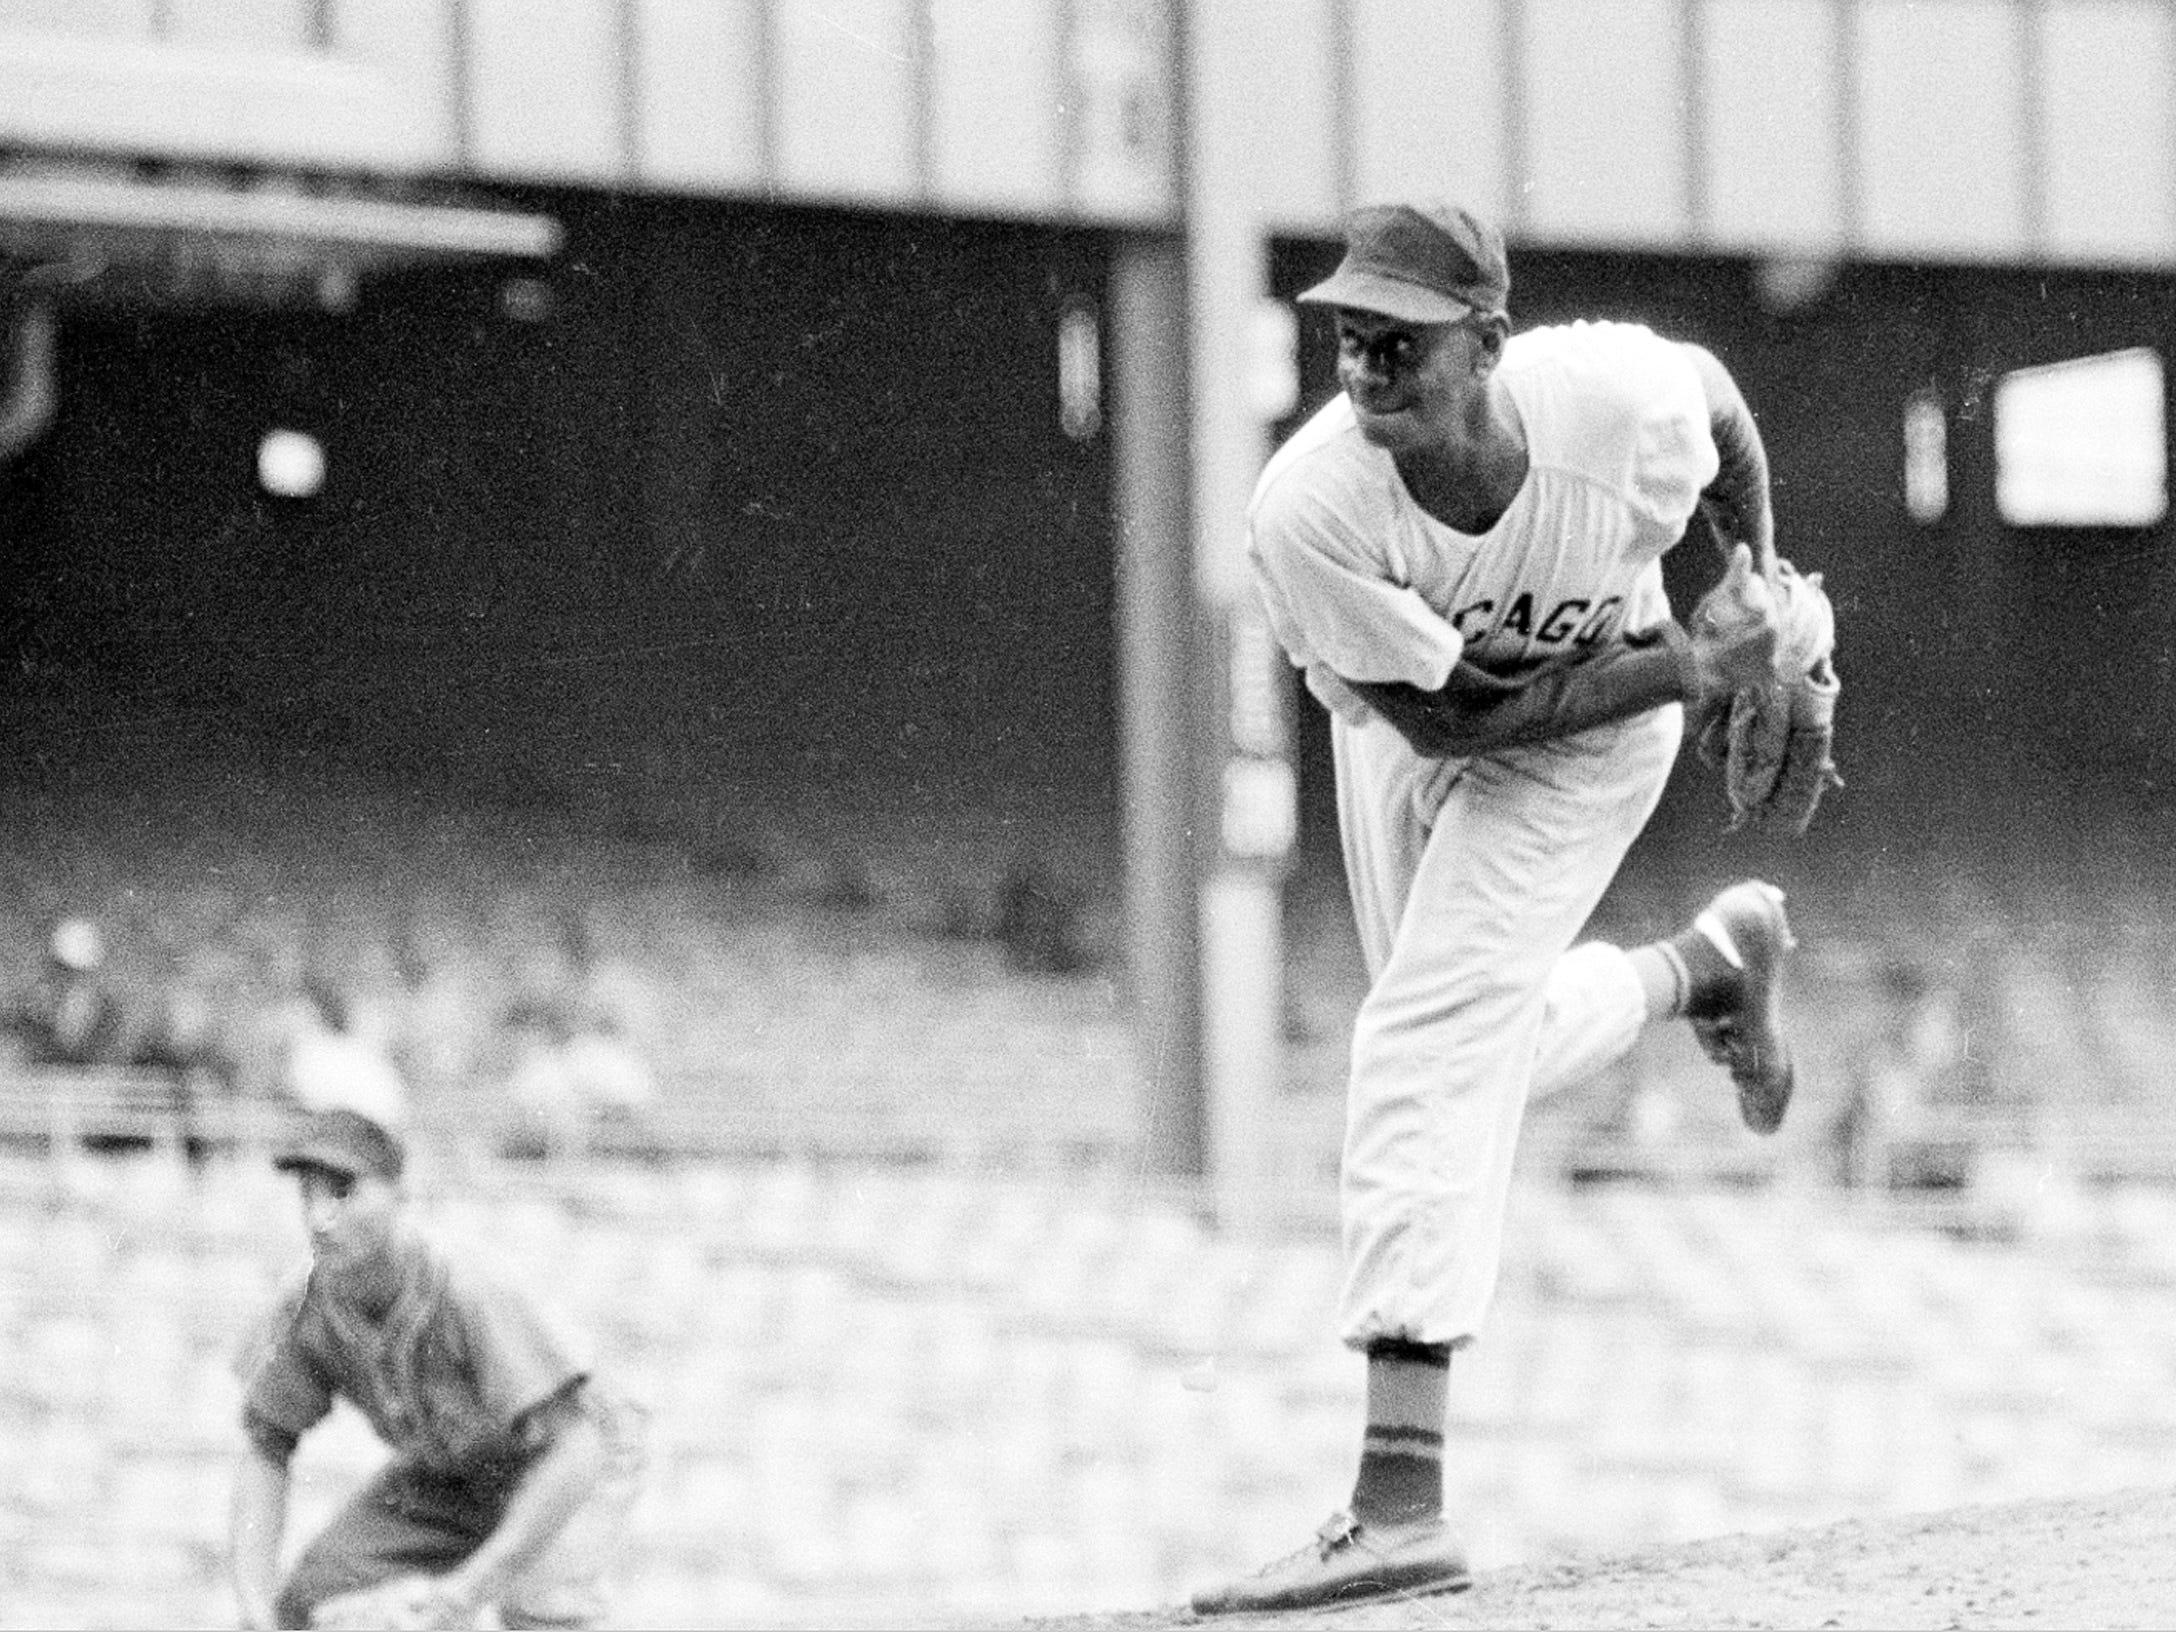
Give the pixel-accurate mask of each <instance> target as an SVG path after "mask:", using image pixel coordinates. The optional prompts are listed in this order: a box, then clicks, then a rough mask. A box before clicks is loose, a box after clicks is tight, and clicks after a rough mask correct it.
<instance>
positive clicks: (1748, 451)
mask: <svg viewBox="0 0 2176 1632" xmlns="http://www.w3.org/2000/svg"><path fill="white" fill-rule="evenodd" d="M1681 345H1682V348H1683V350H1684V352H1685V355H1686V356H1687V357H1689V358H1690V359H1691V360H1692V365H1693V369H1694V371H1695V372H1696V373H1698V374H1699V376H1700V389H1701V391H1702V393H1703V394H1705V396H1706V397H1707V401H1708V430H1709V433H1710V434H1711V435H1712V436H1713V437H1714V438H1715V452H1716V455H1717V458H1718V460H1719V461H1720V463H1719V464H1718V467H1717V469H1716V472H1715V479H1714V480H1713V481H1711V482H1709V483H1708V485H1707V487H1706V489H1705V490H1704V491H1703V492H1702V493H1701V495H1700V510H1701V514H1702V515H1704V516H1705V517H1706V518H1707V522H1708V525H1709V527H1710V528H1711V529H1713V531H1714V534H1715V540H1716V544H1717V547H1718V548H1719V549H1720V550H1721V551H1722V553H1723V554H1724V555H1725V556H1726V557H1727V556H1728V555H1729V554H1730V552H1731V550H1732V549H1733V548H1735V547H1736V546H1737V545H1739V544H1746V545H1750V546H1751V548H1752V551H1753V565H1754V566H1755V567H1757V568H1758V569H1759V570H1760V572H1761V574H1762V575H1763V576H1764V577H1773V576H1774V574H1775V565H1776V523H1775V512H1774V510H1773V509H1772V508H1771V507H1770V503H1769V494H1768V450H1767V448H1766V446H1765V445H1764V444H1763V443H1762V442H1761V437H1760V425H1759V423H1758V422H1757V421H1756V420H1755V419H1754V418H1753V410H1752V408H1751V406H1750V405H1749V404H1748V403H1747V402H1746V400H1745V393H1744V392H1742V391H1740V390H1739V389H1738V382H1737V381H1736V380H1734V379H1732V378H1731V376H1730V370H1728V369H1727V368H1725V367H1723V365H1722V363H1721V362H1720V361H1718V360H1717V358H1716V356H1715V354H1714V353H1713V352H1711V351H1709V350H1708V349H1707V348H1706V347H1705V346H1698V345H1693V344H1691V343H1690V342H1681Z"/></svg>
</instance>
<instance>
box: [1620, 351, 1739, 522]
mask: <svg viewBox="0 0 2176 1632" xmlns="http://www.w3.org/2000/svg"><path fill="white" fill-rule="evenodd" d="M1641 351H1642V353H1643V355H1642V357H1641V363H1642V365H1643V366H1642V367H1641V370H1640V386H1639V399H1638V420H1637V425H1636V428H1635V432H1634V443H1633V456H1632V484H1631V495H1630V497H1631V501H1632V504H1633V507H1634V508H1635V509H1636V510H1637V511H1639V512H1640V514H1641V515H1642V517H1643V519H1644V520H1645V521H1646V522H1647V523H1648V524H1649V525H1650V526H1652V527H1653V528H1654V529H1655V530H1656V532H1658V533H1661V534H1667V535H1668V538H1669V539H1670V540H1671V541H1674V540H1675V539H1676V538H1677V536H1678V535H1679V534H1681V533H1682V532H1683V531H1684V530H1685V524H1686V523H1687V522H1689V521H1690V520H1692V514H1693V511H1694V509H1695V508H1696V507H1697V506H1698V505H1699V503H1700V495H1701V493H1702V491H1703V490H1705V489H1706V487H1707V485H1708V483H1710V482H1712V481H1714V480H1715V473H1716V471H1717V470H1718V469H1720V468H1721V464H1722V460H1721V456H1720V455H1719V454H1718V453H1717V451H1716V447H1715V432H1714V429H1713V427H1712V425H1711V423H1710V420H1709V415H1708V400H1707V393H1706V392H1705V391H1703V390H1702V389H1701V388H1700V375H1699V373H1698V371H1697V370H1696V369H1695V368H1694V367H1693V364H1692V359H1691V358H1690V357H1688V356H1686V354H1685V352H1684V349H1683V348H1682V347H1680V346H1677V345H1675V344H1673V343H1672V342H1670V341H1667V340H1664V339H1663V338H1662V337H1661V336H1659V335H1655V334H1651V333H1646V334H1644V339H1643V343H1642V345H1641Z"/></svg>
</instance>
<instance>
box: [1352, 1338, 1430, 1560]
mask: <svg viewBox="0 0 2176 1632" xmlns="http://www.w3.org/2000/svg"><path fill="white" fill-rule="evenodd" d="M1367 1352H1368V1421H1367V1431H1366V1433H1365V1435H1364V1436H1363V1438H1362V1439H1361V1441H1360V1473H1359V1477H1358V1478H1357V1479H1356V1480H1355V1481H1354V1484H1353V1492H1352V1514H1353V1517H1354V1518H1356V1519H1358V1520H1359V1521H1360V1522H1361V1523H1362V1524H1411V1523H1414V1522H1415V1521H1417V1520H1420V1519H1428V1518H1434V1517H1436V1516H1438V1515H1440V1514H1441V1513H1442V1511H1443V1416H1444V1401H1445V1396H1446V1394H1447V1393H1448V1390H1449V1381H1450V1367H1451V1348H1450V1345H1449V1344H1448V1343H1413V1342H1408V1341H1406V1340H1404V1339H1402V1338H1386V1339H1382V1340H1380V1341H1377V1342H1374V1343H1370V1344H1369V1345H1368V1351H1367Z"/></svg>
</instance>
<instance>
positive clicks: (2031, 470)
mask: <svg viewBox="0 0 2176 1632" xmlns="http://www.w3.org/2000/svg"><path fill="white" fill-rule="evenodd" d="M2165 400H2166V387H2165V385H2164V384H2163V382H2162V372H2161V358H2160V354H2159V353H2158V352H2155V351H2152V350H2150V349H2148V348H2147V347H2144V346H2139V347H2134V348H2133V349H2131V350H2129V351H2112V352H2108V353H2106V354H2105V355H2103V356H2099V357H2079V358H2074V359H2072V360H2071V361H2069V362H2062V363H2051V364H2049V365H2048V366H2046V367H2044V368H2021V369H2019V370H2018V371H2017V372H2016V373H2014V374H2006V375H2004V376H2003V377H2002V379H2001V381H2000V382H1999V383H1998V384H1997V385H1996V387H1995V471H1996V474H1995V502H1996V504H1997V506H1998V507H1999V508H2000V510H2001V512H2002V519H2003V520H2004V521H2006V522H2008V523H2009V524H2010V525H2011V526H2013V527H2150V526H2152V525H2153V524H2154V523H2156V522H2158V521H2159V520H2160V519H2161V518H2162V517H2163V516H2165V515H2167V514H2168V431H2167V426H2166V422H2165V416H2164V413H2163V403H2164V402H2165Z"/></svg>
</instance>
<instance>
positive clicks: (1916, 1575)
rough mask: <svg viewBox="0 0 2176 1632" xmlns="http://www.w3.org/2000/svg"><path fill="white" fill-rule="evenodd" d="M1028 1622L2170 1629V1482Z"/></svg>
mask: <svg viewBox="0 0 2176 1632" xmlns="http://www.w3.org/2000/svg"><path fill="white" fill-rule="evenodd" d="M1033 1624H1034V1625H1036V1626H1038V1627H1065V1628H1114V1629H1115V1628H1125V1629H1129V1632H1132V1629H1142V1628H1151V1627H1173V1626H1187V1627H1199V1628H1203V1629H1218V1632H1221V1629H1224V1628H1231V1629H1234V1632H1237V1629H1238V1628H1241V1627H1257V1626H1258V1627H1285V1628H1298V1627H1307V1628H1316V1627H1324V1628H1330V1627H1334V1628H1347V1627H1374V1628H1429V1629H1433V1628H1437V1627H1442V1628H1458V1627H1490V1628H1497V1627H1500V1628H1505V1629H1513V1628H1529V1629H1543V1628H1546V1629H1549V1632H1568V1629H1571V1628H1588V1627H1594V1628H1603V1627H1614V1628H1635V1627H1638V1628H1644V1627H1688V1628H1690V1627H1716V1628H1788V1629H1797V1628H1827V1627H1851V1628H1888V1627H1894V1628H1898V1629H1901V1632H1918V1629H1921V1628H1925V1629H1929V1632H1935V1629H1949V1628H1964V1627H1971V1628H1978V1627H1989V1628H1994V1627H2036V1628H2060V1627H2105V1628H2110V1629H2115V1628H2139V1629H2145V1628H2155V1627H2170V1626H2176V1492H2171V1491H2161V1490H2143V1491H2125V1492H2122V1493H2120V1494H2116V1495H2110V1496H2093V1497H2084V1498H2078V1499H2073V1500H2067V1501H2043V1502H2022V1503H2014V1504H2005V1505H2002V1506H1989V1507H1965V1508H1958V1509H1955V1510H1953V1511H1950V1512H1946V1513H1937V1514H1926V1515H1919V1516H1915V1517H1911V1518H1900V1519H1876V1520H1860V1519H1853V1520H1847V1521H1845V1522H1844V1523H1841V1524H1833V1525H1827V1526H1824V1527H1822V1528H1820V1529H1815V1530H1790V1531H1777V1532H1774V1533H1771V1534H1764V1535H1757V1536H1724V1537H1719V1538H1716V1539H1714V1540H1711V1541H1697V1542H1689V1543H1687V1544H1685V1545H1683V1546H1677V1547H1664V1548H1657V1549H1655V1550H1653V1551H1651V1552H1644V1553H1631V1554H1626V1555H1623V1556H1620V1557H1609V1558H1602V1557H1597V1558H1591V1559H1579V1560H1576V1561H1573V1562H1569V1563H1558V1564H1547V1565H1532V1566H1522V1567H1519V1568H1514V1569H1504V1570H1494V1571H1489V1572H1486V1573H1484V1574H1482V1575H1480V1576H1478V1577H1477V1578H1476V1579H1475V1581H1474V1584H1473V1586H1472V1588H1471V1589H1470V1590H1468V1591H1466V1592H1462V1593H1454V1594H1448V1595H1443V1596H1437V1597H1431V1598H1418V1599H1413V1600H1411V1601H1408V1602H1402V1603H1401V1602H1383V1603H1375V1604H1367V1605H1362V1606H1358V1607H1355V1608H1351V1609H1342V1610H1333V1611H1316V1612H1313V1613H1309V1614H1299V1615H1273V1616H1257V1617H1253V1618H1247V1617H1232V1616H1217V1617H1215V1618H1214V1619H1207V1620H1205V1619H1202V1618H1200V1617H1197V1616H1195V1615H1192V1614H1190V1613H1188V1612H1186V1611H1185V1610H1183V1609H1177V1610H1166V1611H1162V1612H1143V1613H1138V1614H1127V1615H1101V1616H1071V1617H1064V1618H1060V1619H1057V1620H1042V1621H1037V1622H1035V1623H1033Z"/></svg>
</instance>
